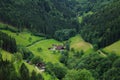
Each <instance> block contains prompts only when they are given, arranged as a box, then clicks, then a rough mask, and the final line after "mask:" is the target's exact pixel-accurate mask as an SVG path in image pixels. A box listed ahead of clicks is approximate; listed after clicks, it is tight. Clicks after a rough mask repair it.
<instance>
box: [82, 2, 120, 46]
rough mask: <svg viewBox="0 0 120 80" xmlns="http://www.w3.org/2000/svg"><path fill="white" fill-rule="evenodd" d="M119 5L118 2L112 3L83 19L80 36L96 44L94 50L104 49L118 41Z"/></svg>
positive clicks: (119, 36) (119, 28) (119, 32)
mask: <svg viewBox="0 0 120 80" xmlns="http://www.w3.org/2000/svg"><path fill="white" fill-rule="evenodd" d="M119 4H120V1H119V0H118V1H114V2H113V3H111V4H109V5H106V6H105V7H103V8H102V9H101V10H99V11H97V12H96V13H95V14H93V15H91V16H86V17H85V18H84V20H83V23H82V24H81V26H83V27H82V29H81V35H82V37H83V38H84V39H85V40H86V41H88V42H90V43H93V44H97V45H95V46H96V48H97V47H98V48H101V47H105V46H107V45H109V44H111V43H113V42H115V41H117V40H119V39H120V35H119V34H120V27H119V26H120V23H119V21H120V15H119V13H120V9H119V8H120V5H119ZM91 31H92V32H91Z"/></svg>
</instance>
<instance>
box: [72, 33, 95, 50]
mask: <svg viewBox="0 0 120 80" xmlns="http://www.w3.org/2000/svg"><path fill="white" fill-rule="evenodd" d="M70 41H71V43H70V48H74V49H75V50H77V51H81V50H83V51H84V52H86V51H88V50H90V49H93V47H92V45H91V44H90V43H88V42H85V41H84V40H83V39H82V38H81V36H80V35H76V36H75V37H72V38H71V39H70Z"/></svg>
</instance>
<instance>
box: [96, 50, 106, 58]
mask: <svg viewBox="0 0 120 80" xmlns="http://www.w3.org/2000/svg"><path fill="white" fill-rule="evenodd" d="M97 52H99V53H100V54H101V55H103V56H104V57H106V56H107V55H106V54H104V53H103V52H102V51H101V50H98V51H97Z"/></svg>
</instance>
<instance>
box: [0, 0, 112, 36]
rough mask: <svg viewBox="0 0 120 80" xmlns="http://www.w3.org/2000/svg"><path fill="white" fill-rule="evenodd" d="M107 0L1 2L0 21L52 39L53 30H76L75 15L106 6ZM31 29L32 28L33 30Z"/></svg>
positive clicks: (8, 0)
mask: <svg viewBox="0 0 120 80" xmlns="http://www.w3.org/2000/svg"><path fill="white" fill-rule="evenodd" d="M108 2H110V1H107V0H17V1H16V0H0V20H1V21H2V22H5V23H8V24H11V25H14V26H16V27H17V28H19V31H22V30H23V29H24V28H28V29H29V30H31V31H32V32H34V33H36V34H39V35H40V33H43V34H46V35H49V36H52V37H53V34H54V32H55V31H56V30H59V29H64V28H66V29H69V28H70V29H76V30H77V31H78V28H79V24H78V21H77V19H76V16H78V15H83V14H84V13H87V12H89V11H96V10H97V9H99V8H98V7H100V8H101V6H103V5H105V4H107V3H108ZM33 28H34V29H33Z"/></svg>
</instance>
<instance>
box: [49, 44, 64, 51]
mask: <svg viewBox="0 0 120 80" xmlns="http://www.w3.org/2000/svg"><path fill="white" fill-rule="evenodd" d="M48 49H49V50H59V51H60V50H65V47H64V46H63V45H55V44H53V45H52V47H51V48H48Z"/></svg>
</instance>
